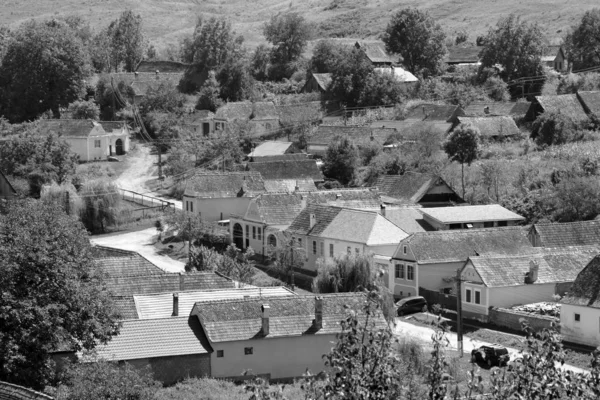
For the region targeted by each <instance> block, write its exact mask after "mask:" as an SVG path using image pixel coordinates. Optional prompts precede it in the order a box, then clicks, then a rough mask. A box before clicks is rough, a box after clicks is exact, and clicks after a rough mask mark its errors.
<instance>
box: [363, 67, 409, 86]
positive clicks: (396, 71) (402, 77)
mask: <svg viewBox="0 0 600 400" xmlns="http://www.w3.org/2000/svg"><path fill="white" fill-rule="evenodd" d="M374 71H375V72H377V73H379V74H388V75H392V76H393V77H394V78H395V80H396V81H398V82H403V83H404V82H418V81H419V79H418V78H417V77H416V76H414V75H413V74H412V73H410V72H409V71H407V70H405V69H404V68H402V67H392V66H385V67H380V68H374Z"/></svg>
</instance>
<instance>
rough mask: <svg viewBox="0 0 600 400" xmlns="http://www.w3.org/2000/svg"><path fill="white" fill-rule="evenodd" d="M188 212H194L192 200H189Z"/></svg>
mask: <svg viewBox="0 0 600 400" xmlns="http://www.w3.org/2000/svg"><path fill="white" fill-rule="evenodd" d="M190 212H194V202H193V201H190Z"/></svg>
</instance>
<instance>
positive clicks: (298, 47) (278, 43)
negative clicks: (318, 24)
mask: <svg viewBox="0 0 600 400" xmlns="http://www.w3.org/2000/svg"><path fill="white" fill-rule="evenodd" d="M263 34H264V35H265V38H266V39H267V41H268V42H269V43H271V44H272V45H273V49H272V50H271V57H270V58H271V64H272V65H273V66H289V65H290V64H292V63H294V62H295V61H296V60H298V59H299V58H300V57H301V56H302V52H303V51H304V48H305V47H306V42H307V41H308V39H309V37H310V27H309V25H308V23H307V22H306V20H305V19H304V17H303V16H301V15H300V14H298V13H296V12H290V13H285V14H277V15H273V16H272V17H271V19H270V20H269V21H268V22H267V23H265V25H264V28H263ZM294 69H295V68H291V69H290V68H289V67H284V68H281V67H279V68H272V71H275V70H276V71H282V72H287V73H285V74H281V73H278V74H273V73H270V75H271V78H272V79H274V80H281V79H283V78H289V77H290V76H291V73H290V72H292V73H293V72H294V71H293V70H294ZM286 70H287V71H286Z"/></svg>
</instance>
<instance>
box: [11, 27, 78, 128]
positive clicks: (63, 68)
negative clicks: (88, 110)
mask: <svg viewBox="0 0 600 400" xmlns="http://www.w3.org/2000/svg"><path fill="white" fill-rule="evenodd" d="M87 74H88V65H87V56H86V53H85V50H84V48H83V45H82V43H81V40H79V38H78V37H77V36H76V35H75V34H74V33H73V31H72V30H71V29H70V28H69V27H68V26H67V25H66V24H64V23H61V22H59V21H55V20H52V21H46V22H35V21H30V22H27V23H24V24H22V25H21V26H20V27H19V29H17V31H15V33H14V34H13V35H12V40H11V41H10V44H9V45H8V48H7V49H6V54H5V55H4V57H3V58H2V65H1V66H0V98H1V99H2V101H1V102H0V115H4V116H5V117H6V118H8V119H9V120H10V121H11V122H22V121H30V120H33V119H35V118H37V117H38V116H39V115H40V114H42V113H44V112H46V111H48V110H50V111H51V112H52V115H53V117H54V118H60V108H61V107H66V106H67V105H68V104H69V103H71V102H73V101H74V100H77V99H78V98H79V96H80V95H81V94H82V92H83V88H84V82H83V80H84V78H85V77H86V76H87Z"/></svg>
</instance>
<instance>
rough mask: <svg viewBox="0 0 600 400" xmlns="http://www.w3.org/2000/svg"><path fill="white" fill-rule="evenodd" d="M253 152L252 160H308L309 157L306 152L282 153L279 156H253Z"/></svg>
mask: <svg viewBox="0 0 600 400" xmlns="http://www.w3.org/2000/svg"><path fill="white" fill-rule="evenodd" d="M251 154H252V153H251ZM251 154H250V161H251V162H270V161H296V160H306V159H307V158H308V154H306V153H292V154H280V155H277V156H261V157H257V156H253V155H251Z"/></svg>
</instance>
